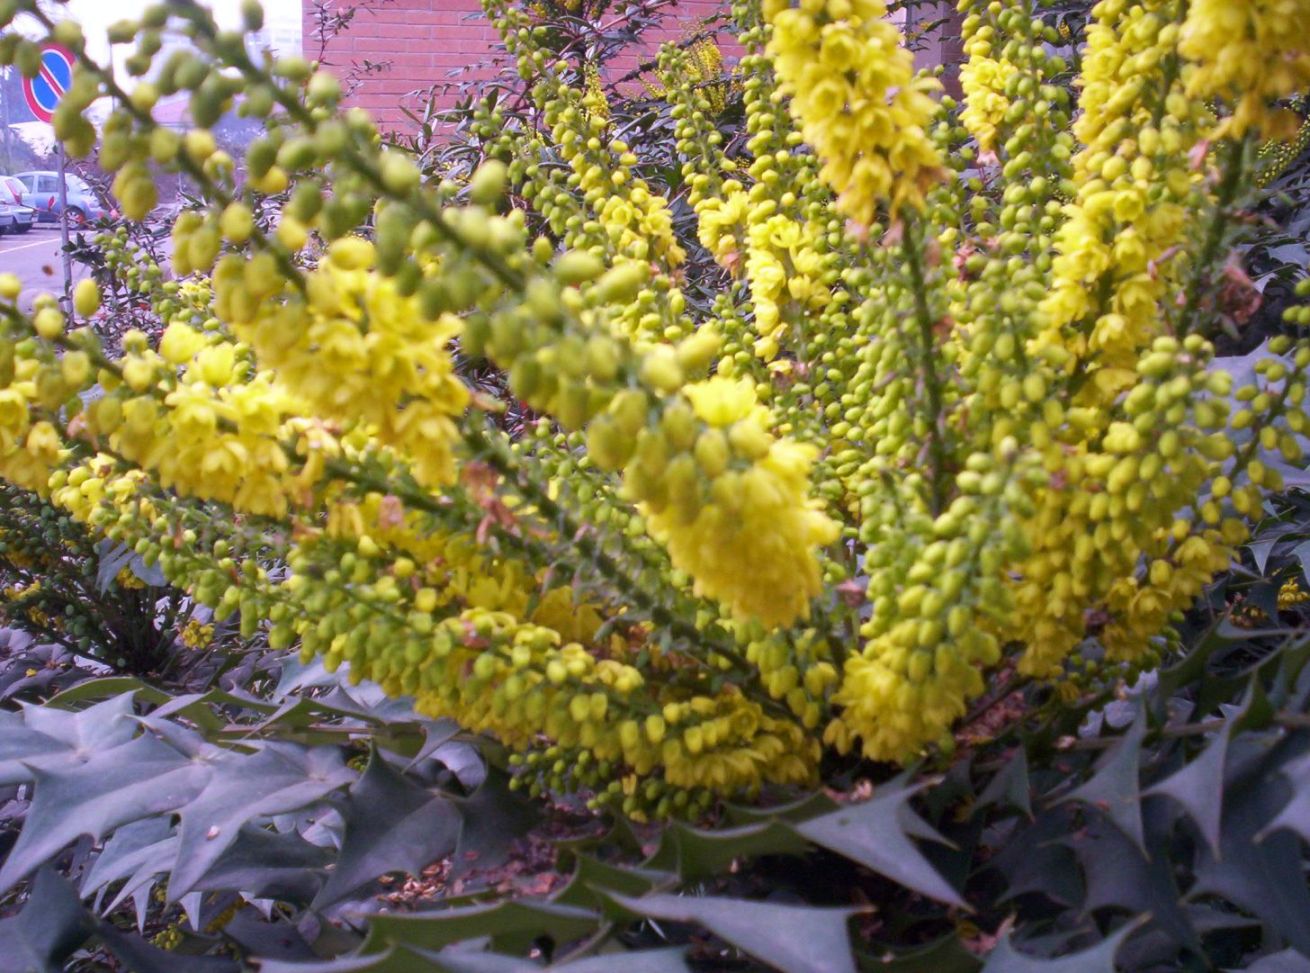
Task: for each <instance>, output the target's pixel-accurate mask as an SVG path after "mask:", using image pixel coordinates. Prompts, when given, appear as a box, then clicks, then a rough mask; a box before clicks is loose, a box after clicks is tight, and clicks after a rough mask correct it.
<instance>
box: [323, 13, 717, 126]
mask: <svg viewBox="0 0 1310 973" xmlns="http://www.w3.org/2000/svg"><path fill="white" fill-rule="evenodd" d="M358 2H360V0H335V2H334V3H333V4H332V7H331V8H329V9H333V8H334V9H337V10H342V9H345V8H347V7H349V6H352V5H354V4H356V3H358ZM726 2H727V0H678V3H677V6H676V8H674V10H675V11H676V14H675V16H676V18H677V20H678V21H680V22H682V23H684V24H692V23H695V22H696V21H697V20H699V19H701V18H704V17H708V16H711V15H712V14H714V13H716V12H718V11H719V10H721V9H723V8H724V6H725V5H726ZM481 10H482V8H481V5H480V4H479V2H478V0H386V2H377V0H374V2H373V4H372V5H371V6H366V7H364V8H363V9H361V10H359V12H358V13H357V14H356V15H355V17H354V19H353V20H352V21H351V23H350V26H349V29H347V30H346V31H344V32H342V33H340V34H338V35H337V36H336V37H334V38H332V39H331V41H330V43H329V44H328V45H327V48H326V50H325V52H324V56H323V61H324V63H325V64H326V65H327V66H328V67H329V68H330V69H331V70H332V71H335V72H336V73H337V74H338V75H339V76H342V77H343V78H345V77H346V76H347V75H349V74H351V73H352V70H353V72H354V73H355V74H356V75H357V76H359V77H360V80H359V82H358V85H357V87H355V89H354V93H353V94H352V96H351V101H352V104H356V105H360V106H362V107H364V108H367V109H369V111H371V112H372V113H373V116H374V117H375V118H376V119H378V121H379V123H380V124H381V125H383V126H384V127H387V128H393V129H399V128H405V127H406V126H407V124H408V123H407V120H406V119H405V116H404V114H403V113H402V112H401V110H400V106H401V105H402V104H407V105H410V106H411V107H412V106H413V105H414V104H415V99H414V98H412V97H408V96H410V95H411V93H412V92H414V91H416V90H425V89H427V88H429V87H430V86H432V85H433V84H439V83H442V82H445V81H447V80H449V78H450V74H451V72H452V71H454V70H457V69H459V68H462V67H466V66H468V65H471V64H476V63H478V62H480V61H487V60H489V58H490V57H491V56H492V54H493V53H494V50H495V45H496V41H497V36H496V31H495V29H494V28H493V27H492V26H491V24H490V23H489V22H488V21H487V20H486V18H485V17H484V16H483V15H482V12H481ZM304 11H305V28H304V45H305V56H306V57H309V58H311V59H312V58H316V57H318V56H319V51H320V46H321V43H320V39H319V37H318V36H317V35H316V31H317V27H318V23H317V19H316V17H315V14H314V3H313V2H312V0H304ZM673 20H674V17H673V16H671V17H670V27H669V29H667V30H665V31H662V32H661V33H662V34H663V35H664V36H663V37H658V36H657V37H651V38H650V41H649V43H648V44H647V45H645V46H646V50H644V51H641V52H636V51H634V53H633V55H632V56H631V57H623V58H619V59H616V62H615V64H614V66H613V68H614V70H615V71H618V72H619V73H620V75H621V74H622V73H625V72H626V71H628V70H631V68H632V67H634V66H635V65H636V64H637V63H639V59H640V57H639V55H649V56H653V55H654V54H655V52H656V50H657V49H658V44H659V42H660V41H661V40H664V39H667V38H669V37H674V36H679V35H680V34H681V29H679V28H678V27H676V26H673ZM366 61H371V62H374V63H381V62H389V66H388V67H387V68H386V69H385V70H382V71H379V72H377V73H372V74H363V75H360V69H361V68H362V67H363V66H364V63H365V62H366Z"/></svg>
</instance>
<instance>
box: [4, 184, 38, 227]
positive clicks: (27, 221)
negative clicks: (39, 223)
mask: <svg viewBox="0 0 1310 973" xmlns="http://www.w3.org/2000/svg"><path fill="white" fill-rule="evenodd" d="M26 192H27V187H26V186H24V185H23V184H22V183H21V182H20V181H18V180H17V179H15V178H14V177H13V176H0V233H26V232H27V231H28V230H30V229H31V228H32V227H33V226H34V225H35V224H36V210H35V209H33V208H32V207H31V206H29V205H28V204H27V202H26V201H25V200H26V196H25V194H26Z"/></svg>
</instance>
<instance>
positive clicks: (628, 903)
mask: <svg viewBox="0 0 1310 973" xmlns="http://www.w3.org/2000/svg"><path fill="white" fill-rule="evenodd" d="M613 899H614V901H615V902H617V903H618V904H619V905H621V906H623V907H624V908H625V909H627V910H628V911H629V912H631V913H632V914H634V915H637V916H648V917H650V918H652V919H664V920H667V921H669V922H689V923H695V924H696V925H698V926H703V927H704V928H706V929H708V930H709V931H710V932H712V933H714V934H715V935H716V936H718V937H719V938H720V939H722V940H724V941H725V942H728V943H731V944H732V945H734V946H736V947H737V948H738V949H740V950H742V951H743V952H746V953H749V954H750V955H752V956H754V957H755V958H756V959H758V960H760V961H762V962H764V963H767V964H768V965H769V966H772V967H774V968H775V969H778V970H782V971H783V973H855V960H854V958H853V956H852V954H851V941H850V935H849V933H848V932H847V930H846V924H847V922H848V921H849V920H850V918H851V916H853V915H856V914H858V913H859V911H860V910H859V909H826V908H812V907H808V906H795V905H773V904H772V903H769V902H753V901H749V900H746V899H721V898H710V897H707V896H680V895H646V896H642V897H641V898H639V899H636V898H628V897H627V896H622V895H615V896H613Z"/></svg>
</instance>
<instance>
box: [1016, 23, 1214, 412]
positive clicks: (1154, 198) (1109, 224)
mask: <svg viewBox="0 0 1310 973" xmlns="http://www.w3.org/2000/svg"><path fill="white" fill-rule="evenodd" d="M1179 9H1180V7H1179V4H1178V3H1177V2H1175V0H1151V2H1148V3H1144V4H1133V5H1125V4H1115V3H1105V4H1099V5H1098V6H1097V8H1096V11H1097V19H1096V20H1095V22H1094V23H1093V24H1092V25H1091V26H1090V27H1089V29H1088V50H1087V53H1086V55H1085V57H1084V69H1083V77H1084V83H1085V87H1084V90H1083V94H1082V98H1081V100H1080V107H1081V108H1082V112H1083V113H1082V115H1081V116H1080V117H1079V119H1078V121H1077V122H1076V123H1075V127H1074V132H1075V134H1076V135H1077V136H1078V138H1079V140H1080V141H1081V142H1082V144H1083V149H1082V150H1081V152H1080V153H1079V154H1078V156H1077V158H1076V159H1075V170H1076V172H1077V175H1078V178H1079V186H1078V196H1077V199H1076V200H1075V201H1074V202H1073V203H1072V204H1071V205H1070V207H1069V209H1068V211H1067V214H1066V215H1067V221H1066V222H1065V224H1064V225H1063V226H1062V227H1061V228H1060V230H1059V233H1058V236H1057V240H1056V246H1057V248H1058V251H1059V253H1058V256H1057V257H1056V259H1055V266H1054V280H1053V282H1052V287H1051V292H1050V295H1049V296H1048V297H1047V299H1046V300H1045V301H1044V302H1043V304H1042V310H1043V312H1044V314H1045V316H1046V323H1045V334H1044V337H1043V339H1042V343H1043V345H1045V344H1047V343H1051V344H1058V345H1060V346H1062V347H1064V348H1066V349H1068V350H1069V351H1071V352H1072V353H1073V356H1074V357H1073V358H1072V359H1066V367H1074V363H1075V362H1077V363H1079V364H1080V366H1081V367H1083V368H1087V369H1088V370H1089V371H1093V372H1095V373H1096V374H1094V375H1092V376H1091V381H1090V382H1089V383H1088V386H1089V388H1088V394H1089V395H1091V396H1099V397H1101V399H1102V400H1103V401H1108V400H1111V399H1113V398H1114V397H1115V395H1117V394H1118V393H1119V392H1120V391H1122V389H1123V388H1124V385H1125V383H1126V382H1128V381H1130V380H1131V379H1130V376H1131V369H1132V366H1133V362H1134V360H1135V358H1136V356H1137V354H1138V353H1139V351H1140V350H1141V349H1142V348H1144V347H1146V346H1147V345H1149V343H1150V342H1151V340H1152V339H1153V338H1154V337H1155V336H1157V335H1158V334H1161V333H1163V332H1164V330H1165V325H1166V322H1165V320H1164V318H1163V316H1162V315H1161V314H1160V303H1161V301H1162V299H1163V297H1164V296H1165V294H1166V293H1168V292H1169V291H1170V289H1171V287H1172V286H1173V284H1174V282H1175V274H1176V266H1177V263H1176V257H1177V255H1178V254H1179V250H1178V249H1177V244H1179V243H1180V242H1181V240H1182V239H1183V236H1184V235H1185V233H1186V232H1187V214H1188V206H1189V203H1190V202H1191V197H1192V194H1193V193H1194V192H1196V191H1197V189H1196V182H1197V179H1198V176H1197V175H1196V174H1195V173H1194V172H1193V171H1192V169H1191V166H1190V162H1189V153H1190V151H1191V148H1192V146H1193V145H1195V144H1196V143H1197V141H1198V140H1199V139H1200V138H1201V136H1202V134H1203V132H1204V128H1205V125H1206V124H1207V115H1208V113H1207V112H1206V110H1205V107H1204V105H1202V104H1200V103H1198V102H1196V101H1193V100H1191V99H1189V98H1187V97H1186V95H1185V93H1184V89H1185V86H1186V72H1185V71H1184V72H1183V73H1182V74H1181V75H1180V76H1179V77H1177V78H1176V79H1174V80H1172V81H1170V83H1169V86H1168V87H1166V88H1164V89H1159V88H1157V87H1155V86H1152V85H1147V84H1145V83H1144V81H1143V75H1142V66H1143V65H1146V64H1162V63H1168V62H1170V61H1171V60H1176V59H1177V57H1178V38H1179V28H1178V24H1177V19H1178V11H1179ZM1169 77H1171V76H1166V80H1168V79H1169ZM1088 401H1092V399H1088Z"/></svg>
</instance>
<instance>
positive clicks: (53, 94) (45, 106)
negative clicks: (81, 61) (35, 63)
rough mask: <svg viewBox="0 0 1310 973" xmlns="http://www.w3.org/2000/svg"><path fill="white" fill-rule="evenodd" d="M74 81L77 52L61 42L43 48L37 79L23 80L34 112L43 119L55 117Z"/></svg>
mask: <svg viewBox="0 0 1310 973" xmlns="http://www.w3.org/2000/svg"><path fill="white" fill-rule="evenodd" d="M72 83H73V53H72V52H71V51H70V50H68V48H66V47H61V46H60V45H59V44H46V45H45V46H44V47H42V48H41V70H39V71H38V72H37V73H36V77H35V78H24V79H23V97H24V98H26V99H27V107H28V108H30V109H32V114H33V115H35V116H36V117H37V118H39V119H40V120H41V121H43V122H48V121H50V119H52V118H53V117H54V114H55V108H57V107H58V105H59V100H60V99H61V98H63V97H64V92H66V91H67V90H68V87H69V85H71V84H72Z"/></svg>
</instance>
